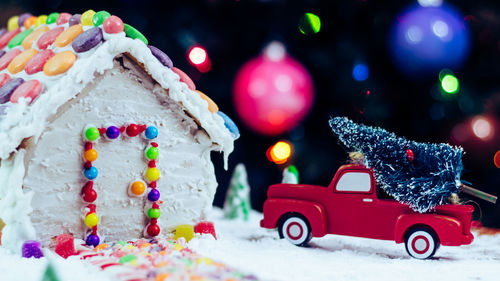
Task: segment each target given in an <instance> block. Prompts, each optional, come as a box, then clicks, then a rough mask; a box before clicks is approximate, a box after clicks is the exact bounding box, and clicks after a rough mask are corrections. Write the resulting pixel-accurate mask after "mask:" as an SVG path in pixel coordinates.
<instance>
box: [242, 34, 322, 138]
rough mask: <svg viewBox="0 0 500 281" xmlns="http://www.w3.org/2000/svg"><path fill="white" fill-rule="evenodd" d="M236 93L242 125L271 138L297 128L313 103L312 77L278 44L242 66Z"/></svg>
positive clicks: (271, 45)
mask: <svg viewBox="0 0 500 281" xmlns="http://www.w3.org/2000/svg"><path fill="white" fill-rule="evenodd" d="M233 91H234V103H235V106H236V110H237V112H238V114H239V116H240V118H241V119H242V120H243V122H244V123H245V124H246V125H247V126H248V127H250V128H251V129H252V130H254V131H256V132H258V133H261V134H264V135H269V136H273V135H279V134H282V133H285V132H287V131H289V130H291V129H293V128H294V127H295V126H297V124H298V123H299V122H300V121H301V120H302V119H303V118H304V117H305V116H306V114H307V112H308V111H309V109H310V108H311V106H312V103H313V100H314V87H313V83H312V79H311V76H310V75H309V73H308V72H307V70H306V69H305V68H304V67H303V66H302V65H301V64H300V63H299V62H298V61H297V60H295V59H293V58H291V57H289V56H288V55H287V54H286V52H285V50H284V48H283V46H282V45H281V44H279V43H271V44H270V45H269V46H268V47H267V48H266V50H265V51H264V54H263V55H261V56H259V57H257V58H254V59H252V60H250V61H249V62H247V63H246V64H245V65H243V67H242V68H241V69H240V71H239V72H238V74H237V75H236V80H235V82H234V89H233Z"/></svg>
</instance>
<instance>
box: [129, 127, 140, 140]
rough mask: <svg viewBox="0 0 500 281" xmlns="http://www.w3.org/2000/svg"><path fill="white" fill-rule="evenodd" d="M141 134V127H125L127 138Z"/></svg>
mask: <svg viewBox="0 0 500 281" xmlns="http://www.w3.org/2000/svg"><path fill="white" fill-rule="evenodd" d="M140 132H141V127H140V126H138V125H136V124H130V125H128V126H127V135H128V136H129V137H135V136H137V135H138V134H139V133H140Z"/></svg>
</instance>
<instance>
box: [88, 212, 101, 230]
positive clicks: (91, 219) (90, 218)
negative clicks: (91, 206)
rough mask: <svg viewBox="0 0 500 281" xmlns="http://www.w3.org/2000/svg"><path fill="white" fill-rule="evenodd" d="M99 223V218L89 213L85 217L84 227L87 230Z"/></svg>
mask: <svg viewBox="0 0 500 281" xmlns="http://www.w3.org/2000/svg"><path fill="white" fill-rule="evenodd" d="M98 223H99V217H97V215H96V214H95V213H90V214H88V215H87V216H85V225H86V226H87V227H88V228H92V227H94V226H96V225H97V224H98Z"/></svg>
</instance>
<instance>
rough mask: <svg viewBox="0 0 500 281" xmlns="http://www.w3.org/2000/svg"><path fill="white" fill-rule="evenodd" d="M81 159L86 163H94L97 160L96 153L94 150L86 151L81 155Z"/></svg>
mask: <svg viewBox="0 0 500 281" xmlns="http://www.w3.org/2000/svg"><path fill="white" fill-rule="evenodd" d="M83 158H84V159H85V160H87V161H90V162H92V161H95V160H96V159H97V151H96V150H95V149H89V150H86V151H85V152H84V153H83Z"/></svg>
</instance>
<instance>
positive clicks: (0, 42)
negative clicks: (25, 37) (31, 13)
mask: <svg viewBox="0 0 500 281" xmlns="http://www.w3.org/2000/svg"><path fill="white" fill-rule="evenodd" d="M19 32H21V29H19V28H18V29H14V30H11V31H9V32H7V33H5V34H4V35H2V37H0V49H3V48H4V47H5V46H7V43H9V41H10V40H12V38H14V36H16V35H17V34H19Z"/></svg>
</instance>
